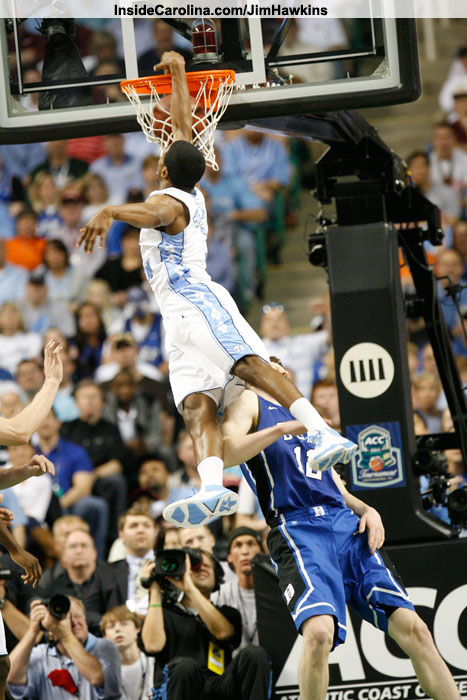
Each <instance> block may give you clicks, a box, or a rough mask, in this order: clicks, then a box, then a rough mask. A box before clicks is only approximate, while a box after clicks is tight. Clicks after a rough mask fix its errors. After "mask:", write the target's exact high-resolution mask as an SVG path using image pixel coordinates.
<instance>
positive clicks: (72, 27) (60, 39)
mask: <svg viewBox="0 0 467 700" xmlns="http://www.w3.org/2000/svg"><path fill="white" fill-rule="evenodd" d="M39 31H40V33H41V34H42V36H43V37H44V39H45V40H46V42H47V43H48V44H49V45H50V47H51V48H52V49H56V50H57V51H59V50H60V49H63V48H64V47H65V45H66V42H67V39H68V37H70V39H74V38H75V35H76V23H75V20H74V19H55V18H52V19H43V20H42V21H41V23H40V25H39Z"/></svg>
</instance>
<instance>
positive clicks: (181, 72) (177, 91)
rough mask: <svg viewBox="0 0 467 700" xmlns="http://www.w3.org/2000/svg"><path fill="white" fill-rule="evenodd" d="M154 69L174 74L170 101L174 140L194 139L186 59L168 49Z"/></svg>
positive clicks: (190, 140)
mask: <svg viewBox="0 0 467 700" xmlns="http://www.w3.org/2000/svg"><path fill="white" fill-rule="evenodd" d="M154 70H155V71H158V70H164V71H165V73H171V75H172V100H171V102H170V121H171V125H172V135H173V138H174V141H179V140H182V141H189V142H190V143H191V142H192V140H193V132H192V114H191V97H190V93H189V91H188V84H187V81H186V71H185V59H184V58H183V56H181V55H180V54H179V53H177V52H176V51H166V52H165V53H163V54H162V56H161V62H160V63H159V64H158V65H157V66H154Z"/></svg>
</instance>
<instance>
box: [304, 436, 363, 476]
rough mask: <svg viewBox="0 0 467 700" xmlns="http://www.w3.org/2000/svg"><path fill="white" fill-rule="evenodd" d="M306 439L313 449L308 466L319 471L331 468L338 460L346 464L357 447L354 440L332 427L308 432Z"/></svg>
mask: <svg viewBox="0 0 467 700" xmlns="http://www.w3.org/2000/svg"><path fill="white" fill-rule="evenodd" d="M307 441H308V442H310V443H311V444H312V446H313V450H314V452H313V454H312V455H311V457H312V459H311V460H310V466H311V467H312V468H313V469H317V470H318V471H320V472H322V471H326V470H327V469H331V467H333V466H334V465H335V464H338V463H339V462H342V463H343V464H347V462H350V460H351V459H352V455H353V454H354V453H355V452H356V451H357V449H358V446H357V445H356V444H355V443H354V442H352V441H351V440H348V439H347V438H345V437H343V436H342V435H341V434H340V433H338V432H337V430H333V429H332V428H325V429H323V430H314V431H313V432H312V433H308V434H307Z"/></svg>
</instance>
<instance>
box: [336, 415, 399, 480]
mask: <svg viewBox="0 0 467 700" xmlns="http://www.w3.org/2000/svg"><path fill="white" fill-rule="evenodd" d="M385 425H387V426H388V428H383V427H382V426H381V425H370V426H367V427H364V426H352V428H357V427H360V430H358V432H357V431H356V432H357V434H356V435H355V436H354V437H353V439H354V440H355V441H356V442H357V441H358V446H359V448H360V449H359V452H358V453H357V456H356V457H354V458H353V459H352V481H353V485H354V486H355V487H356V488H366V489H373V488H378V487H383V486H384V487H387V486H399V485H401V486H402V485H403V484H404V483H405V479H404V470H403V460H402V453H401V449H400V447H397V446H396V445H400V444H401V443H400V426H399V424H398V423H386V424H385ZM362 428H363V429H362ZM347 432H348V431H347ZM394 443H395V444H394Z"/></svg>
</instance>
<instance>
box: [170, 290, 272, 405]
mask: <svg viewBox="0 0 467 700" xmlns="http://www.w3.org/2000/svg"><path fill="white" fill-rule="evenodd" d="M163 314H164V329H165V333H166V338H165V342H166V349H167V353H168V357H169V378H170V385H171V388H172V392H173V395H174V399H175V405H176V406H177V408H178V410H179V411H180V413H182V412H183V400H184V399H185V397H186V396H188V395H189V394H193V393H200V392H202V393H205V394H208V395H209V396H211V397H212V398H213V399H214V401H216V403H217V404H222V405H225V406H227V405H228V404H229V403H231V402H232V401H233V400H234V399H235V398H236V397H237V396H238V395H239V394H240V393H241V392H242V391H243V389H244V388H245V387H244V384H243V382H242V381H241V380H240V379H238V378H237V377H232V375H231V374H230V373H231V370H232V367H233V366H234V365H235V363H236V362H238V360H240V359H241V358H242V357H245V356H246V355H258V356H259V357H260V358H261V359H263V360H264V361H265V362H267V363H269V356H268V352H267V350H266V348H265V346H264V344H263V341H262V340H261V339H260V337H259V336H258V335H257V333H255V331H254V330H253V329H252V328H251V326H250V325H249V324H248V323H247V322H246V321H245V319H244V318H243V316H242V315H241V313H240V311H239V310H238V307H237V305H236V303H235V302H234V300H233V299H232V297H231V296H230V294H229V293H228V292H227V290H226V289H224V287H222V286H221V285H220V284H217V283H216V282H211V281H209V282H196V281H192V282H191V283H186V284H183V285H177V286H176V287H175V288H172V289H171V292H170V293H168V294H167V295H166V296H165V299H164V304H163Z"/></svg>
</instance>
